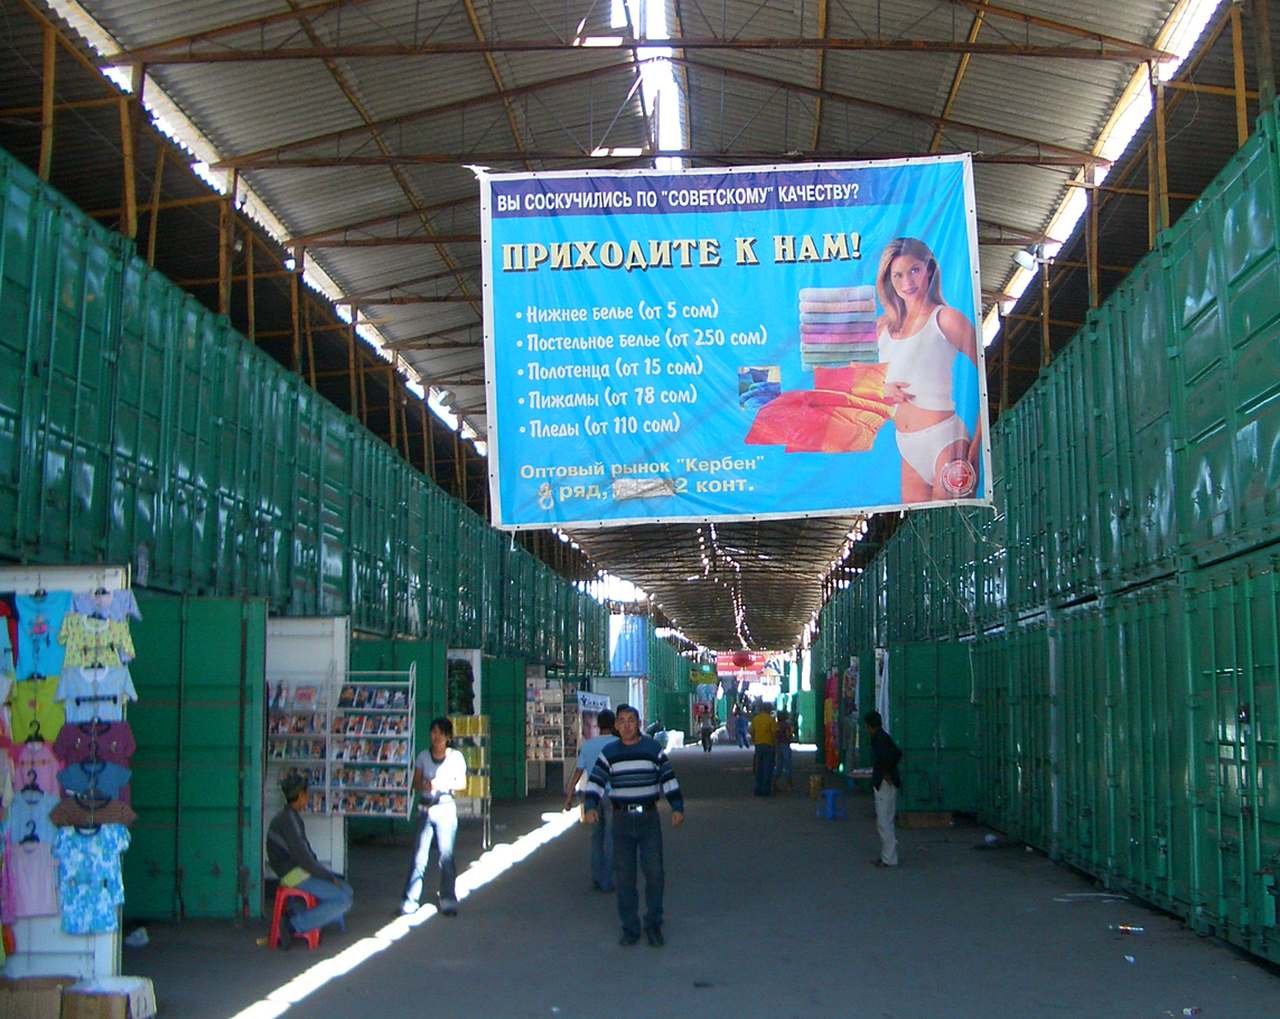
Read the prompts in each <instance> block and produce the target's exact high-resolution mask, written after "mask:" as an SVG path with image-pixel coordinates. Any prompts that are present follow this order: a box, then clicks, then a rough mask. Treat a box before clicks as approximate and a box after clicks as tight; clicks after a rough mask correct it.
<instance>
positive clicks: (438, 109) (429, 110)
mask: <svg viewBox="0 0 1280 1019" xmlns="http://www.w3.org/2000/svg"><path fill="white" fill-rule="evenodd" d="M616 71H627V72H628V73H631V71H632V67H631V65H630V64H610V65H608V66H606V67H596V68H592V69H591V70H589V71H578V72H576V73H574V74H565V75H561V76H560V77H558V78H547V79H544V80H542V81H535V82H530V83H529V84H527V85H517V86H515V87H513V88H507V89H502V90H499V91H495V92H485V93H484V94H483V95H478V96H470V97H468V98H466V99H455V100H453V101H452V102H448V103H441V104H440V105H439V106H429V107H426V108H425V109H421V110H413V111H411V112H409V113H401V114H400V115H398V116H395V117H385V118H383V119H382V120H374V121H371V122H369V123H366V124H359V125H356V126H355V127H344V128H340V129H339V130H336V131H325V132H324V133H322V134H315V135H311V136H310V137H307V138H299V139H297V140H296V141H291V142H286V143H285V144H284V145H274V146H271V147H270V148H265V149H257V150H256V151H253V152H244V153H241V154H240V155H236V156H227V157H226V159H224V160H222V161H221V162H219V163H216V164H214V165H215V167H216V168H218V169H231V168H233V167H235V166H236V165H237V164H238V163H239V162H240V161H242V160H248V161H254V160H259V159H262V158H264V157H267V156H273V155H279V154H281V153H284V152H294V151H296V150H298V149H304V148H311V147H312V146H314V145H325V144H328V143H331V142H340V141H344V140H345V139H347V138H358V137H363V136H365V135H368V134H369V133H370V132H371V131H373V130H377V131H385V130H387V129H388V128H395V127H402V126H404V125H405V124H412V123H415V122H417V121H419V120H427V119H429V118H431V117H441V116H445V115H447V114H450V113H459V112H462V111H464V110H468V109H471V108H472V107H475V106H487V105H489V104H491V103H495V102H504V101H507V100H510V99H514V98H516V97H518V96H522V95H528V94H530V93H533V92H537V91H540V90H542V89H549V88H557V87H560V86H564V85H577V84H581V83H582V82H584V81H588V80H590V79H592V78H598V77H600V76H601V75H605V74H609V73H612V72H616Z"/></svg>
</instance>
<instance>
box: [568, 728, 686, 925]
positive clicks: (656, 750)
mask: <svg viewBox="0 0 1280 1019" xmlns="http://www.w3.org/2000/svg"><path fill="white" fill-rule="evenodd" d="M615 725H616V727H617V733H618V738H617V739H616V740H615V741H614V742H612V743H610V744H608V745H607V746H605V747H604V748H603V749H602V750H601V751H600V755H599V756H598V757H597V758H596V763H595V765H594V766H593V767H592V769H591V776H590V778H589V779H588V780H587V787H586V795H585V797H584V799H583V804H582V805H583V815H582V819H583V820H584V821H585V822H586V823H587V824H595V823H596V822H597V821H598V820H599V817H600V810H602V809H603V810H612V811H613V873H614V885H615V887H616V889H617V894H618V916H619V918H620V919H621V920H622V938H621V940H620V941H619V942H618V943H619V944H622V945H634V944H635V943H636V942H637V941H639V940H640V915H639V910H640V897H639V894H638V893H637V890H636V856H637V854H638V855H639V857H640V866H641V868H643V870H644V901H645V907H646V908H645V914H644V932H645V936H646V937H647V938H648V939H649V944H651V945H653V946H654V947H655V948H658V947H661V945H662V944H663V937H662V892H663V885H664V882H665V879H666V875H665V873H664V871H663V866H662V825H661V824H660V823H659V821H658V798H659V797H660V796H666V798H667V802H668V803H670V804H671V826H672V827H673V828H679V827H680V825H682V824H683V823H684V796H683V795H681V793H680V783H679V782H677V781H676V774H675V772H674V771H673V770H672V768H671V762H670V761H668V760H667V755H666V754H665V753H663V751H662V747H660V746H659V745H658V742H657V741H656V740H654V739H652V738H651V737H649V736H642V735H641V734H640V713H639V712H638V711H636V709H635V708H633V707H631V706H630V705H628V704H623V705H621V706H620V707H619V708H618V710H617V713H616V719H615ZM605 790H608V793H607V794H606V792H605Z"/></svg>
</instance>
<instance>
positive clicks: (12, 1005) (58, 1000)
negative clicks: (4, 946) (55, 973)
mask: <svg viewBox="0 0 1280 1019" xmlns="http://www.w3.org/2000/svg"><path fill="white" fill-rule="evenodd" d="M77 979H78V978H77V977H20V978H18V979H16V980H10V979H2V980H0V1019H59V1016H60V1015H61V1014H62V988H63V987H68V986H70V985H71V984H74V983H75V982H76V980H77Z"/></svg>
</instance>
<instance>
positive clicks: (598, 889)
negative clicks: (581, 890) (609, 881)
mask: <svg viewBox="0 0 1280 1019" xmlns="http://www.w3.org/2000/svg"><path fill="white" fill-rule="evenodd" d="M591 890H592V891H593V892H602V891H604V889H603V888H601V887H600V882H599V881H592V882H591Z"/></svg>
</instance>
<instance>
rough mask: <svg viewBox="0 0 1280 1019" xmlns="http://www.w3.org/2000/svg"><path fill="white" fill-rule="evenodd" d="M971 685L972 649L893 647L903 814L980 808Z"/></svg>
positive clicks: (893, 727) (892, 727)
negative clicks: (914, 811)
mask: <svg viewBox="0 0 1280 1019" xmlns="http://www.w3.org/2000/svg"><path fill="white" fill-rule="evenodd" d="M972 684H973V669H972V666H971V663H970V649H969V647H968V646H967V645H964V644H960V643H956V642H944V641H923V642H916V643H911V644H898V645H891V646H890V648H889V690H890V694H889V703H890V718H889V723H888V725H887V726H886V729H887V730H888V731H889V732H890V734H891V735H892V736H893V738H894V740H895V741H896V742H897V744H898V746H899V747H900V748H901V749H902V765H901V769H900V770H901V773H902V793H901V796H900V798H899V800H898V809H899V810H900V811H903V812H909V811H913V810H919V811H943V810H954V811H962V812H973V811H975V810H976V809H977V806H978V790H977V759H976V756H975V754H974V751H975V749H976V747H975V743H974V723H975V712H974V708H973V704H972V703H971V700H970V693H971V690H972Z"/></svg>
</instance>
